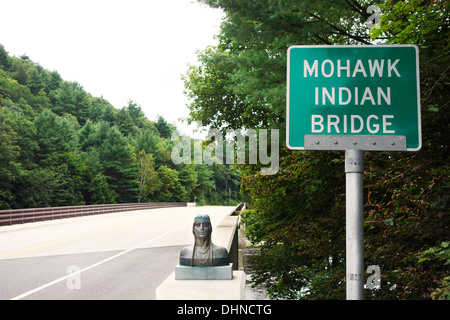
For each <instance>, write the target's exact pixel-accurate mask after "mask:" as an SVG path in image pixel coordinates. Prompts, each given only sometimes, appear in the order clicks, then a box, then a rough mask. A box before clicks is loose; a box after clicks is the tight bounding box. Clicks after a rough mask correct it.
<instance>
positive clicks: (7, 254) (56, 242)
mask: <svg viewBox="0 0 450 320" xmlns="http://www.w3.org/2000/svg"><path fill="white" fill-rule="evenodd" d="M152 220H157V219H151V220H150V221H152ZM144 221H147V222H148V221H149V219H143V220H139V221H136V222H132V223H128V224H124V225H120V226H116V227H111V228H107V229H102V230H99V231H93V232H89V233H85V234H81V235H78V236H73V237H69V238H64V239H60V240H55V241H51V242H47V243H43V244H40V245H36V246H32V247H28V248H24V249H20V250H16V251H12V252H7V253H3V254H0V259H3V258H7V257H11V256H15V255H18V254H21V253H26V252H30V251H34V250H38V249H42V248H47V247H51V246H54V245H57V244H61V243H65V242H70V241H74V240H79V239H82V238H87V237H91V236H95V235H98V234H102V233H107V232H111V231H114V230H118V229H123V228H127V227H130V226H133V225H137V224H141V223H142V222H144Z"/></svg>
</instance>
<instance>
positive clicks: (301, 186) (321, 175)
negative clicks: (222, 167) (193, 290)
mask: <svg viewBox="0 0 450 320" xmlns="http://www.w3.org/2000/svg"><path fill="white" fill-rule="evenodd" d="M202 2H204V3H207V4H209V5H210V6H213V7H219V8H221V9H223V10H224V11H225V13H226V18H225V19H224V21H223V23H222V26H221V31H220V34H219V35H218V38H219V45H218V46H217V47H213V48H206V49H205V50H204V51H203V52H199V54H198V58H199V63H200V64H199V66H191V67H190V68H189V70H188V72H187V74H186V76H185V77H184V81H185V87H186V94H187V96H188V97H189V98H190V100H191V103H190V115H191V117H192V119H191V121H202V122H203V123H204V124H209V125H211V126H213V127H216V128H223V129H227V128H230V129H235V128H237V127H246V128H264V127H269V128H280V130H281V131H283V130H284V128H285V105H286V103H285V92H286V87H285V79H286V78H285V77H286V53H287V49H288V47H289V46H291V45H301V44H307V45H316V44H375V43H391V44H405V43H411V44H416V45H418V46H419V49H420V79H421V80H420V81H421V96H422V112H421V113H422V119H421V121H422V140H423V146H422V149H421V151H419V152H417V153H404V152H400V153H384V152H371V153H366V155H365V176H364V187H365V197H364V200H365V208H364V209H365V226H364V227H365V230H364V235H365V251H364V252H365V260H364V261H365V264H366V265H372V264H375V265H379V266H380V268H381V277H382V279H381V280H382V287H381V290H377V291H373V292H372V291H369V290H366V294H365V295H366V298H368V299H423V298H430V297H432V298H438V296H439V297H447V295H446V294H445V292H446V291H445V290H444V291H442V289H445V288H447V286H448V266H446V265H445V261H444V260H439V259H437V258H436V257H433V259H431V256H429V254H431V253H428V254H425V255H424V256H423V255H422V254H423V253H424V252H429V251H427V250H430V248H436V247H438V246H439V245H440V244H441V243H442V242H444V243H446V242H448V230H447V229H448V225H449V215H448V213H449V212H450V208H449V199H450V194H449V176H450V175H449V166H448V163H449V161H448V155H449V154H450V152H449V150H448V148H449V145H450V143H449V138H448V134H447V131H448V119H449V113H448V106H449V103H448V102H449V101H450V96H449V93H450V90H448V86H449V83H450V80H449V70H450V69H449V67H448V66H449V65H450V63H449V57H450V55H449V43H450V41H449V40H450V38H449V20H448V9H449V7H448V6H449V3H448V1H445V0H440V1H425V0H412V1H390V0H387V1H383V3H382V2H381V1H380V2H378V1H364V0H352V1H347V0H346V1H344V0H342V1H333V2H330V1H314V2H311V1H309V2H307V1H294V0H292V1H290V0H289V1H276V0H263V1H250V0H248V1H247V0H244V1H243V0H239V1H238V0H203V1H202ZM373 4H379V5H380V7H381V10H382V17H381V28H380V29H376V28H373V29H371V30H370V29H368V28H367V26H366V24H365V22H366V21H367V19H368V18H369V17H370V13H367V7H368V6H369V5H373ZM280 137H281V139H282V140H283V137H284V134H283V133H281V134H280ZM281 149H282V150H281V152H280V169H279V171H278V173H277V174H276V175H274V176H262V175H260V174H259V172H258V171H256V170H255V168H252V167H250V166H241V170H242V172H243V178H242V182H243V183H242V190H243V192H244V193H245V196H246V198H247V199H248V202H249V210H248V211H246V212H244V213H243V220H244V221H245V223H246V226H247V236H248V237H249V239H251V240H252V241H253V242H254V243H257V244H259V245H260V248H261V250H260V255H258V256H256V257H255V262H254V268H255V274H254V280H255V282H256V283H265V284H266V285H267V288H268V291H269V294H270V296H271V297H273V298H289V299H293V298H299V299H343V298H344V297H345V229H344V227H345V224H344V220H345V214H344V213H345V183H344V181H345V177H344V173H343V170H344V163H343V154H340V153H333V152H294V151H290V150H286V149H285V148H281ZM443 252H445V251H443ZM418 257H420V258H418ZM428 257H429V259H428V260H423V259H426V258H428ZM420 259H422V260H420ZM419 261H420V262H419ZM430 291H431V292H432V293H434V295H431V294H430ZM441 292H442V294H441Z"/></svg>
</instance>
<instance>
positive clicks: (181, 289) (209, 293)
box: [155, 270, 246, 301]
mask: <svg viewBox="0 0 450 320" xmlns="http://www.w3.org/2000/svg"><path fill="white" fill-rule="evenodd" d="M245 280H246V276H245V273H244V271H237V270H234V271H233V279H232V280H201V281H200V280H175V272H172V273H171V274H170V275H169V276H168V277H167V278H166V280H164V281H163V282H162V283H161V284H160V285H159V287H158V288H157V289H156V290H155V299H156V300H222V301H223V300H243V299H245Z"/></svg>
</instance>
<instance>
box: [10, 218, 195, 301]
mask: <svg viewBox="0 0 450 320" xmlns="http://www.w3.org/2000/svg"><path fill="white" fill-rule="evenodd" d="M190 224H192V223H190V222H189V223H185V224H183V225H181V226H179V227H177V228H175V229H173V230H170V231H167V232H165V233H163V234H161V235H159V236H157V237H155V238H153V239H150V240H147V241H144V242H143V243H140V244H138V245H136V246H134V247H132V248H130V249H127V250H125V251H122V252H120V253H118V254H116V255H114V256H112V257H109V258H106V259H104V260H102V261H99V262H97V263H94V264H93V265H90V266H89V267H86V268H84V269H81V270H78V271H76V272H73V273H70V274H68V275H66V276H64V277H61V278H58V279H56V280H53V281H51V282H49V283H46V284H44V285H42V286H40V287H37V288H35V289H33V290H30V291H27V292H25V293H22V294H21V295H18V296H16V297H14V298H11V299H10V300H20V299H22V298H25V297H27V296H29V295H31V294H33V293H36V292H39V291H41V290H43V289H45V288H48V287H50V286H52V285H54V284H57V283H59V282H61V281H64V280H66V279H68V278H71V277H73V276H75V275H77V274H80V273H82V272H83V271H87V270H90V269H92V268H95V267H98V266H99V265H102V264H104V263H105V262H108V261H111V260H113V259H115V258H118V257H120V256H121V255H124V254H126V253H128V252H131V251H133V250H135V249H137V248H139V247H141V246H144V245H146V244H147V243H150V242H153V241H156V240H158V239H160V238H162V237H165V236H167V235H168V234H170V233H172V232H174V231H177V230H178V229H181V228H184V227H186V226H187V225H190Z"/></svg>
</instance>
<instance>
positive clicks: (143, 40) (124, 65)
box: [0, 0, 223, 134]
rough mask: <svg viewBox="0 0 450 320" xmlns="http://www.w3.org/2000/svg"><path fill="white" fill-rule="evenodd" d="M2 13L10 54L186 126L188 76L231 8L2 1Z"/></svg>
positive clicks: (152, 0)
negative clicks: (25, 57)
mask: <svg viewBox="0 0 450 320" xmlns="http://www.w3.org/2000/svg"><path fill="white" fill-rule="evenodd" d="M0 16H1V18H0V43H1V44H3V46H4V47H5V50H6V51H7V52H9V54H10V55H13V56H17V57H20V56H21V55H22V54H26V55H28V56H29V57H30V59H31V60H32V61H34V62H36V63H39V64H40V65H41V66H42V67H43V68H45V69H47V70H50V71H53V70H56V71H58V73H59V74H60V75H61V77H62V78H63V79H64V80H68V81H77V82H79V83H80V84H81V85H83V87H84V88H85V90H86V91H87V92H89V93H91V94H92V95H93V96H96V97H100V96H103V97H104V98H105V99H106V100H108V101H109V102H110V103H111V104H112V105H113V106H114V107H115V108H122V107H123V106H125V105H126V104H127V101H128V100H129V99H132V100H134V101H135V102H136V103H137V104H139V105H141V107H142V110H143V111H144V113H145V115H146V116H147V118H149V119H150V120H153V121H154V120H156V117H157V115H158V114H160V115H162V116H163V117H164V118H165V119H166V120H167V121H168V122H171V123H175V124H176V125H177V127H179V128H180V129H182V130H183V131H184V132H186V130H187V129H186V127H184V126H183V127H182V126H181V125H180V124H179V122H178V119H179V118H186V117H188V109H187V107H186V103H187V98H186V96H185V95H184V94H183V90H184V84H183V81H182V80H181V75H182V74H185V73H186V71H187V64H188V63H191V64H196V63H197V58H196V54H195V52H196V50H197V49H200V50H203V49H205V48H206V46H208V45H214V44H216V43H217V40H216V39H215V38H214V36H215V35H217V34H218V33H219V26H220V21H221V18H222V16H223V13H222V11H221V10H217V9H212V8H210V7H208V6H206V5H203V4H199V3H198V2H197V0H159V1H157V0H0ZM189 130H191V129H189ZM187 133H188V134H189V133H192V131H190V132H187Z"/></svg>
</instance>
